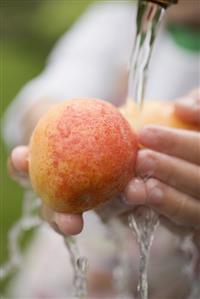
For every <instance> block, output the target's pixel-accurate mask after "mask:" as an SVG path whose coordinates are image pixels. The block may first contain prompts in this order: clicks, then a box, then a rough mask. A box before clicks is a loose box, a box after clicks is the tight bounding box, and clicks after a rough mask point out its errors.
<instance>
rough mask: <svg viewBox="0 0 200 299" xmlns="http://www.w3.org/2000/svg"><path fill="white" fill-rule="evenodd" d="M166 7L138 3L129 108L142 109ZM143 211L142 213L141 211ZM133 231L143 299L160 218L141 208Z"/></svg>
mask: <svg viewBox="0 0 200 299" xmlns="http://www.w3.org/2000/svg"><path fill="white" fill-rule="evenodd" d="M163 14H164V8H163V7H161V6H159V5H158V4H155V3H150V2H145V1H138V11H137V19H136V23H137V24H136V28H137V31H136V39H135V43H134V47H133V50H132V54H131V59H130V70H129V82H128V96H127V101H126V106H127V107H129V102H130V101H135V102H136V104H137V108H138V109H142V105H143V101H144V94H145V87H146V81H147V75H148V67H149V62H150V58H151V53H152V49H153V45H154V41H155V38H156V34H157V30H158V28H159V25H160V21H161V19H162V16H163ZM141 209H142V210H141ZM128 222H129V227H130V229H131V230H132V231H133V232H134V233H136V238H137V241H138V244H139V249H140V276H139V284H138V292H139V295H140V298H141V299H147V298H148V280H147V265H148V259H149V250H150V247H151V244H152V241H153V236H154V231H155V229H156V227H157V226H158V224H159V218H158V216H157V215H156V213H155V212H154V211H152V210H151V209H148V208H139V209H138V211H137V213H134V214H132V215H130V216H129V218H128Z"/></svg>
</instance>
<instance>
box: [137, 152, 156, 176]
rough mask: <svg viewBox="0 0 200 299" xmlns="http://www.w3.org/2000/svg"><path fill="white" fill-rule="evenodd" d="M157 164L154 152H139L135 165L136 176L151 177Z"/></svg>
mask: <svg viewBox="0 0 200 299" xmlns="http://www.w3.org/2000/svg"><path fill="white" fill-rule="evenodd" d="M157 163H158V157H157V155H156V153H155V152H154V151H152V150H150V149H144V150H141V151H139V153H138V158H137V163H136V174H138V175H139V176H142V177H147V178H149V177H151V176H153V175H154V173H155V167H156V164H157Z"/></svg>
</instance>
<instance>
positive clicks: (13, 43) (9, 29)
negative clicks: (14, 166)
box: [0, 0, 94, 264]
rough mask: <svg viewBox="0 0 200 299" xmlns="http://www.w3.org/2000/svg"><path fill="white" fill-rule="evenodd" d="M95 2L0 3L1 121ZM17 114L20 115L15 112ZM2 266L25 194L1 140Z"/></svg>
mask: <svg viewBox="0 0 200 299" xmlns="http://www.w3.org/2000/svg"><path fill="white" fill-rule="evenodd" d="M91 2H94V1H91V0H87V1H84V0H80V1H75V0H72V1H69V0H45V1H44V0H43V1H41V0H34V1H31V0H29V1H25V0H9V1H6V0H3V1H1V2H0V6H1V7H0V20H1V24H0V28H1V35H0V57H1V70H2V71H1V85H0V86H1V87H0V90H1V93H0V99H1V101H0V103H1V106H0V113H1V117H2V115H3V113H4V111H5V108H6V107H7V106H8V105H9V103H10V102H11V101H12V100H13V98H14V97H15V95H16V94H17V92H18V91H19V89H20V88H21V87H22V86H23V85H24V84H25V83H26V82H27V81H29V80H30V79H31V78H33V77H34V76H36V75H37V74H39V73H40V71H41V70H42V68H43V67H44V64H45V61H46V58H47V56H48V53H49V51H50V50H51V48H52V47H53V45H54V43H55V41H56V40H57V38H58V37H60V35H62V33H64V32H65V31H66V30H67V29H68V28H69V27H70V26H71V25H72V24H73V22H74V21H75V20H76V18H77V17H79V15H80V14H81V13H82V12H83V11H84V9H86V7H87V6H88V5H89V4H90V3H91ZM16 113H17V111H16ZM0 157H1V161H0V162H1V177H0V180H1V182H0V190H1V191H0V192H1V207H0V213H1V214H0V222H1V223H0V227H1V233H0V263H1V264H2V262H3V261H5V259H6V258H7V257H8V254H7V232H8V230H9V228H10V227H11V225H12V224H13V223H14V222H15V221H16V219H17V218H18V217H19V215H20V211H21V203H22V197H23V190H22V188H20V187H19V186H18V185H17V184H16V183H14V182H13V181H11V179H10V178H9V177H8V175H7V167H6V163H7V157H8V151H7V149H6V147H5V145H4V144H3V140H2V139H1V151H0Z"/></svg>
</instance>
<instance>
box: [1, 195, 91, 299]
mask: <svg viewBox="0 0 200 299" xmlns="http://www.w3.org/2000/svg"><path fill="white" fill-rule="evenodd" d="M40 206H41V201H40V199H39V198H37V199H36V198H35V195H34V194H33V192H31V191H26V192H25V194H24V200H23V207H22V216H21V217H20V219H19V220H18V221H17V222H16V223H15V224H14V225H13V227H12V228H11V229H10V231H9V232H8V252H9V259H8V261H7V262H6V263H5V264H4V265H2V266H1V267H0V279H1V280H5V279H7V278H8V277H9V276H10V275H11V274H12V273H14V271H16V270H18V269H19V268H20V267H21V266H23V254H22V248H21V241H22V238H23V236H24V234H25V233H26V232H27V231H29V230H31V229H34V228H36V227H38V226H40V225H41V224H42V223H43V221H42V219H41V218H40V216H39V208H40ZM63 238H64V241H65V244H66V247H67V249H68V252H69V254H70V260H71V264H72V267H73V271H74V284H73V286H74V296H75V298H77V299H82V298H85V297H86V295H87V285H86V270H87V260H86V258H84V257H80V254H79V251H78V247H77V245H76V240H75V238H73V237H65V236H63ZM0 296H2V294H0ZM2 298H3V297H2Z"/></svg>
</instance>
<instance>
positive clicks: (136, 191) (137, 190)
mask: <svg viewBox="0 0 200 299" xmlns="http://www.w3.org/2000/svg"><path fill="white" fill-rule="evenodd" d="M125 195H126V196H125V197H124V201H125V203H127V204H129V205H137V204H144V203H145V198H146V192H145V185H144V182H143V181H142V180H141V179H138V178H134V179H133V180H131V181H130V182H129V184H128V186H127V188H126V190H125Z"/></svg>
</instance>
